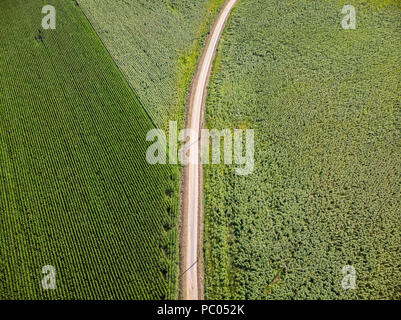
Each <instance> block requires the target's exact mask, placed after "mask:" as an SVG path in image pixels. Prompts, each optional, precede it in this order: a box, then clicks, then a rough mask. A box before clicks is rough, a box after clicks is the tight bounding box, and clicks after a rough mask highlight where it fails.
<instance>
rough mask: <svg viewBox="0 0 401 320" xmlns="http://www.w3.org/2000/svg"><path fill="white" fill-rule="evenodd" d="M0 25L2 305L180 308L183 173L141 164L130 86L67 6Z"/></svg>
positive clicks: (10, 14) (22, 7) (6, 12)
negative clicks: (45, 23)
mask: <svg viewBox="0 0 401 320" xmlns="http://www.w3.org/2000/svg"><path fill="white" fill-rule="evenodd" d="M45 4H46V5H47V4H51V5H53V6H55V7H56V10H57V27H56V30H43V29H42V28H41V20H42V17H43V16H44V15H42V14H41V9H42V7H43V6H44V5H45ZM0 15H1V19H0V27H1V30H2V31H1V34H0V43H1V53H0V298H1V299H41V298H52V299H123V298H130V299H163V298H174V297H176V296H177V280H178V274H177V273H178V254H177V251H178V244H177V238H178V237H177V224H178V210H179V201H178V194H179V192H178V189H177V186H178V183H179V182H178V181H179V174H178V172H177V169H176V168H174V167H170V166H151V165H149V164H148V163H147V161H146V158H145V155H146V149H147V147H148V144H147V142H146V138H145V137H146V133H147V132H148V131H149V130H150V129H152V128H154V125H153V124H152V122H151V120H150V119H149V117H148V116H147V114H146V113H145V111H144V109H143V107H142V106H141V104H140V103H139V101H138V99H137V98H136V96H135V95H134V93H133V92H132V90H131V88H130V86H129V84H128V83H127V82H126V80H125V79H124V77H123V75H122V74H121V72H120V71H119V70H118V68H117V67H116V65H115V63H114V62H113V60H112V58H111V57H110V55H109V54H108V52H107V51H106V49H105V48H104V46H103V45H102V43H101V41H100V39H99V38H98V36H97V35H96V34H95V32H94V31H93V29H92V28H91V26H90V24H89V22H88V20H87V19H86V18H85V15H84V14H83V13H82V11H81V9H80V7H79V6H77V5H76V4H75V3H74V1H62V0H51V1H22V0H3V1H1V2H0ZM142 40H143V39H142ZM138 41H139V40H138ZM160 50H163V49H162V47H161V49H160ZM45 265H52V266H54V267H55V268H56V272H57V277H56V280H57V282H56V284H57V289H56V290H54V291H53V290H48V291H45V290H43V289H42V286H41V280H42V278H43V277H44V275H43V274H42V273H41V270H42V267H43V266H45Z"/></svg>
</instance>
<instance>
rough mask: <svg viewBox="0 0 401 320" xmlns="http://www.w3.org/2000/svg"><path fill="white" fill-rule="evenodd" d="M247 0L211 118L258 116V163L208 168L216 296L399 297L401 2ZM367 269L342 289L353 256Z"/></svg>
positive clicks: (220, 125)
mask: <svg viewBox="0 0 401 320" xmlns="http://www.w3.org/2000/svg"><path fill="white" fill-rule="evenodd" d="M343 4H345V2H344V1H330V0H325V1H322V0H318V1H317V0H316V1H291V0H283V1H265V0H241V1H240V2H239V3H238V5H237V8H236V9H235V10H234V12H233V14H232V17H231V18H230V21H229V23H228V26H227V29H226V31H225V33H224V35H223V39H222V42H221V45H220V47H219V53H218V55H217V57H216V60H215V65H214V71H213V75H212V78H211V84H210V88H209V96H208V102H207V110H206V113H207V115H206V121H207V126H208V127H209V128H217V129H224V128H236V127H238V128H243V129H244V128H250V129H255V171H254V173H253V174H252V175H250V176H244V177H241V176H236V175H235V174H234V168H233V167H230V166H224V165H215V166H206V167H205V240H204V241H205V264H206V266H205V272H206V276H205V278H206V298H208V299H222V298H223V299H227V298H230V299H400V298H401V224H400V221H401V210H400V208H401V143H400V141H401V131H400V119H401V116H400V115H401V110H400V108H401V106H400V99H401V95H400V93H401V87H400V85H401V67H400V61H401V34H400V32H399V31H400V28H401V10H400V7H399V5H398V3H397V2H395V1H386V2H385V3H381V4H379V3H378V1H347V2H346V4H352V5H354V6H355V7H356V10H357V29H356V30H343V29H342V28H341V20H342V18H343V15H342V14H341V8H342V5H343ZM346 265H352V266H353V267H354V268H355V270H356V288H355V289H354V290H344V289H343V287H342V285H341V283H342V279H343V278H344V276H345V275H344V274H342V272H341V271H342V268H343V267H344V266H346Z"/></svg>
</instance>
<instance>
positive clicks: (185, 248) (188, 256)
mask: <svg viewBox="0 0 401 320" xmlns="http://www.w3.org/2000/svg"><path fill="white" fill-rule="evenodd" d="M237 1H238V0H229V1H227V2H226V4H225V6H224V8H223V9H222V10H221V13H220V14H219V16H218V18H217V20H216V22H215V24H214V27H213V29H212V31H211V36H210V37H209V40H208V41H207V43H206V46H205V48H204V52H203V54H202V57H201V59H200V60H199V63H198V71H197V73H196V75H195V78H194V79H193V89H192V90H193V92H192V99H191V100H190V102H189V109H188V110H189V111H188V114H189V120H188V124H189V128H190V129H192V130H194V131H195V132H197V133H198V134H199V133H200V126H201V121H202V118H203V115H202V109H203V105H204V103H205V98H206V88H207V85H208V80H209V75H210V72H211V69H212V63H213V59H214V56H215V53H216V50H217V46H218V43H219V40H220V38H221V34H222V32H223V29H224V26H225V23H226V21H227V19H228V17H229V15H230V13H231V10H232V9H233V7H234V5H235V4H236V3H237ZM198 147H199V146H198ZM198 149H199V148H198ZM198 158H199V157H198ZM199 162H200V161H198V164H194V163H189V164H188V166H187V167H186V168H185V180H184V188H183V189H184V200H183V226H182V227H183V230H182V241H183V243H182V249H181V250H182V259H183V263H182V270H183V272H185V273H184V274H183V275H182V298H183V299H187V300H198V299H199V298H200V296H201V292H200V291H201V290H200V286H199V283H198V281H199V278H200V277H199V274H198V266H197V263H198V257H199V254H200V252H199V251H200V250H199V245H198V240H199V214H200V210H199V208H200V200H201V199H200V195H199V194H200V189H201V188H202V186H201V185H200V182H201V181H202V180H201V177H200V176H199V166H200V165H199Z"/></svg>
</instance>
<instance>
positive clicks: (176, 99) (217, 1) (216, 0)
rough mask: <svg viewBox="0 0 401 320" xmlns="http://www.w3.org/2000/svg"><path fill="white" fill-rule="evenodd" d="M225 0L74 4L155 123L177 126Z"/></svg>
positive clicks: (109, 0)
mask: <svg viewBox="0 0 401 320" xmlns="http://www.w3.org/2000/svg"><path fill="white" fill-rule="evenodd" d="M223 2H224V0H198V1H193V0H158V1H147V0H130V1H115V0H102V1H96V0H79V3H80V6H81V7H82V8H83V10H84V12H85V14H86V15H87V17H88V19H89V20H90V21H91V24H92V25H93V27H94V29H95V30H96V32H97V33H98V34H99V36H100V38H101V39H102V41H103V43H104V44H105V46H106V47H107V49H108V50H109V52H110V54H111V55H112V57H113V59H114V60H115V61H116V63H117V65H118V67H119V68H120V70H121V71H122V72H123V74H124V75H125V77H126V79H127V80H128V81H129V83H130V85H131V87H132V88H133V89H134V90H135V92H136V93H137V95H138V97H139V98H140V100H141V101H142V103H143V104H144V106H145V108H146V110H147V112H148V113H149V115H150V116H151V118H152V119H153V121H154V122H155V124H156V125H157V126H158V127H160V128H164V129H166V128H167V127H168V122H169V121H178V122H179V123H180V126H181V127H182V126H183V124H184V119H185V105H186V97H187V92H188V89H189V85H190V83H191V80H192V76H193V74H194V72H195V69H196V65H197V61H198V57H199V55H200V53H201V50H202V47H203V43H204V40H205V38H206V35H207V34H208V31H209V27H210V25H211V23H212V22H213V20H214V17H215V16H216V13H217V11H218V9H219V8H220V5H221V4H222V3H223Z"/></svg>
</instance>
